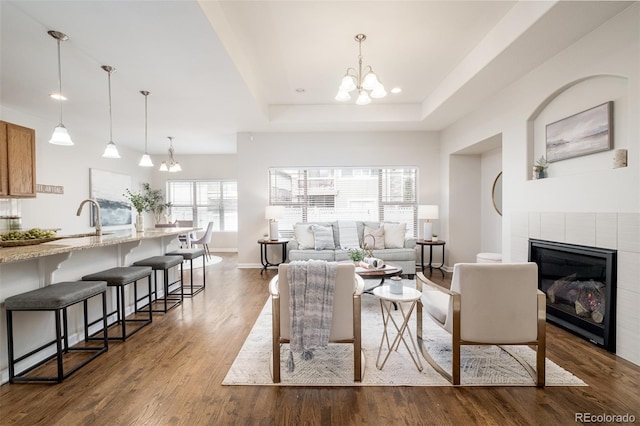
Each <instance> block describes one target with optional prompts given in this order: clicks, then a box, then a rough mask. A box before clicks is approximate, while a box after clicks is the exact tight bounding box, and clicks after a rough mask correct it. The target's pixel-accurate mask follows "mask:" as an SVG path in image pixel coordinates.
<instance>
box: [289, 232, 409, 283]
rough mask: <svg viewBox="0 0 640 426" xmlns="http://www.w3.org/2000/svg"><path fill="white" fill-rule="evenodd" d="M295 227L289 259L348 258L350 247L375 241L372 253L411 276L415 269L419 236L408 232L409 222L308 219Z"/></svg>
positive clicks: (332, 259) (362, 245) (339, 260)
mask: <svg viewBox="0 0 640 426" xmlns="http://www.w3.org/2000/svg"><path fill="white" fill-rule="evenodd" d="M341 230H342V235H341V232H340V231H341ZM293 231H294V235H293V238H292V239H291V240H290V241H289V243H288V244H287V252H288V253H287V259H288V261H294V260H309V259H319V260H327V261H337V262H341V261H348V260H349V253H348V250H349V248H356V247H358V248H364V243H365V242H366V243H367V245H369V246H374V244H375V248H374V249H373V257H376V258H379V259H382V260H384V261H385V263H390V264H392V265H395V266H399V267H401V268H402V273H403V274H406V275H408V276H409V278H413V276H414V275H415V273H416V257H417V256H416V253H417V252H416V239H415V238H413V237H407V236H406V224H399V223H392V222H384V223H380V222H365V221H335V222H308V223H297V224H295V225H294V227H293ZM365 231H366V233H365ZM347 235H349V237H348V238H347ZM356 235H357V239H356ZM385 235H386V236H387V238H385Z"/></svg>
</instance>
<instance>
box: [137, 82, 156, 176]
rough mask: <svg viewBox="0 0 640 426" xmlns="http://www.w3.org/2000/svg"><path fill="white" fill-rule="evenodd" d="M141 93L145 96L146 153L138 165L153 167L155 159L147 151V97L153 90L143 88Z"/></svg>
mask: <svg viewBox="0 0 640 426" xmlns="http://www.w3.org/2000/svg"><path fill="white" fill-rule="evenodd" d="M140 93H141V94H142V95H143V96H144V154H143V155H142V157H141V158H140V162H139V163H138V166H141V167H153V161H151V157H150V156H149V153H148V152H147V97H148V96H149V95H150V94H151V92H149V91H147V90H141V91H140Z"/></svg>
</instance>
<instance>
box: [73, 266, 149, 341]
mask: <svg viewBox="0 0 640 426" xmlns="http://www.w3.org/2000/svg"><path fill="white" fill-rule="evenodd" d="M145 277H146V278H147V285H148V286H149V291H148V294H147V297H148V299H149V304H151V268H149V267H146V266H118V267H116V268H111V269H106V270H104V271H100V272H96V273H95V274H90V275H86V276H84V277H82V280H83V281H106V282H107V286H108V287H117V288H118V289H116V309H115V310H113V311H111V312H109V314H108V316H111V315H113V314H117V317H116V321H114V322H112V323H111V324H109V327H107V328H105V329H104V330H103V332H104V334H105V336H107V338H108V339H109V340H119V341H122V342H124V341H125V340H127V337H129V336H131V335H132V334H134V333H137V332H138V331H139V330H140V329H141V328H142V327H144V326H146V325H149V324H151V321H152V317H151V315H152V314H151V312H149V316H148V317H146V318H138V317H136V318H129V319H127V318H126V316H127V315H126V308H127V305H126V303H125V287H126V286H127V285H129V284H133V294H134V296H133V300H135V302H134V303H133V314H134V316H135V314H137V313H139V312H147V311H146V310H139V309H138V286H137V284H138V281H139V280H141V279H143V278H145ZM127 324H139V326H138V327H137V328H135V329H133V330H132V331H130V332H129V333H127ZM90 325H92V324H90ZM118 325H119V326H120V328H121V329H122V330H121V333H120V335H119V336H108V328H111V327H116V326H118ZM96 334H97V333H96ZM94 336H95V334H94ZM95 339H96V338H95V337H93V336H91V340H95Z"/></svg>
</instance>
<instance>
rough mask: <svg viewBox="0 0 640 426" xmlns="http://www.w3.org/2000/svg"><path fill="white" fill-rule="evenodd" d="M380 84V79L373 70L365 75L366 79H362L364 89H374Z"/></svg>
mask: <svg viewBox="0 0 640 426" xmlns="http://www.w3.org/2000/svg"><path fill="white" fill-rule="evenodd" d="M379 85H380V82H379V81H378V77H377V76H376V75H375V74H374V73H373V71H371V72H369V73H367V75H365V76H364V80H363V81H362V88H363V89H365V90H373V89H375V88H376V87H377V86H379Z"/></svg>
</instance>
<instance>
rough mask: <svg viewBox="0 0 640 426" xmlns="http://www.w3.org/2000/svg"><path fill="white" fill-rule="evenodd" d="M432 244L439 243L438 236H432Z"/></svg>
mask: <svg viewBox="0 0 640 426" xmlns="http://www.w3.org/2000/svg"><path fill="white" fill-rule="evenodd" d="M431 242H433V243H437V242H438V234H433V235H431Z"/></svg>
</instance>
